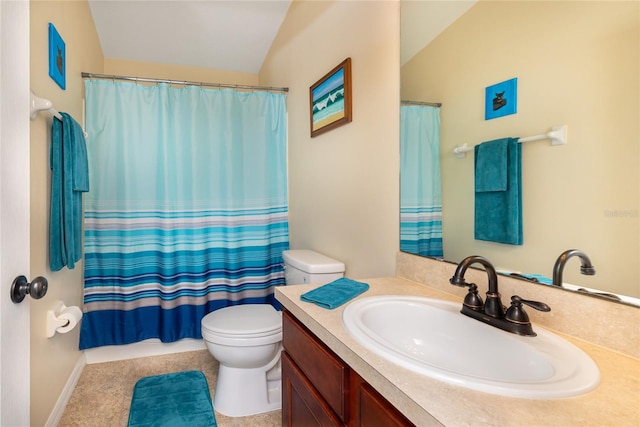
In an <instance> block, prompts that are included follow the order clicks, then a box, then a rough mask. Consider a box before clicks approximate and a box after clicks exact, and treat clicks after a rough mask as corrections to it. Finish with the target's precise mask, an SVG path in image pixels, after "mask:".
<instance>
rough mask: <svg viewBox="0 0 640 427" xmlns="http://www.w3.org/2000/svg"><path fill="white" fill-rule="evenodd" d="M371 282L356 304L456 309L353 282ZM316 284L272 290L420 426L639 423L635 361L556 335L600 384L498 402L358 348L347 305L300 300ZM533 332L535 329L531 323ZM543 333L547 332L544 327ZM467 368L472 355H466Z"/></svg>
mask: <svg viewBox="0 0 640 427" xmlns="http://www.w3.org/2000/svg"><path fill="white" fill-rule="evenodd" d="M359 281H362V282H366V283H368V284H369V286H370V288H369V290H368V291H367V292H365V293H363V294H361V295H360V296H359V297H358V298H363V297H367V296H374V295H415V296H424V297H429V298H440V299H444V300H450V301H457V302H460V303H462V301H461V300H460V298H458V297H456V296H454V295H451V294H447V293H444V292H442V291H439V290H437V289H434V288H431V287H429V286H427V285H423V284H419V283H416V282H412V281H410V280H407V279H403V278H398V277H387V278H374V279H363V280H359ZM318 286H319V285H308V284H307V285H296V286H282V287H277V288H276V291H275V296H276V299H277V300H278V301H279V302H280V303H281V304H282V305H283V307H284V308H286V309H287V310H289V311H290V312H291V313H292V314H293V315H295V316H296V317H297V318H298V319H299V320H300V321H301V322H302V323H303V324H305V325H306V326H307V328H309V330H311V331H312V332H313V333H314V334H315V335H316V336H318V337H319V338H320V339H321V340H322V341H323V342H324V343H325V344H326V345H327V346H328V347H329V348H331V349H332V350H333V351H334V352H335V353H336V354H337V355H338V356H339V357H340V358H341V359H342V360H344V361H345V362H346V363H347V364H348V365H350V366H351V368H352V369H354V370H355V371H356V372H357V373H358V374H359V375H360V376H361V377H362V378H364V379H365V380H366V381H367V382H368V383H369V384H371V385H372V386H373V387H374V388H375V389H377V390H378V392H380V394H382V395H383V396H384V397H385V398H386V399H387V400H389V401H390V402H391V403H392V404H393V405H394V406H396V407H397V408H398V409H399V410H400V411H401V412H402V413H403V414H404V415H405V416H407V418H409V419H410V420H411V421H412V422H413V423H415V424H416V425H418V426H428V425H445V426H480V425H483V426H515V425H526V426H606V425H615V426H633V427H637V426H639V425H640V360H638V359H635V358H633V357H630V356H626V355H623V354H621V353H617V352H615V351H612V350H609V349H607V348H604V347H601V346H598V345H595V344H592V343H589V342H586V341H582V340H578V339H576V338H573V337H570V336H568V335H563V334H560V333H557V332H555V333H556V334H558V335H560V336H562V337H563V338H564V339H566V340H568V341H570V342H571V343H573V344H574V345H576V346H577V347H579V348H581V349H582V350H583V351H584V352H585V353H587V354H588V355H589V356H590V357H591V358H592V359H593V360H594V361H595V362H596V364H597V365H598V367H599V368H600V375H601V378H600V385H599V386H598V387H597V388H596V389H595V390H593V391H591V392H589V393H587V394H584V395H582V396H577V397H572V398H565V399H553V400H534V399H520V398H511V397H503V396H497V395H493V394H487V393H482V392H478V391H474V390H470V389H467V388H463V387H459V386H454V385H449V384H447V383H444V382H441V381H438V380H435V379H431V378H429V377H426V376H423V375H420V374H416V373H414V372H411V371H409V370H408V369H405V368H402V367H400V366H398V365H395V364H394V363H392V362H389V361H387V360H385V359H383V358H382V357H380V356H378V355H376V354H374V353H373V352H371V351H369V350H367V349H366V348H364V347H363V346H362V345H360V344H359V343H358V342H356V341H355V340H354V339H353V338H351V336H350V335H349V333H348V332H347V331H346V329H345V328H344V326H343V325H342V312H343V311H344V308H345V307H346V306H347V304H344V305H342V306H340V307H338V308H336V309H333V310H326V309H324V308H321V307H319V306H317V305H315V304H311V303H306V302H303V301H301V300H300V295H302V294H303V293H305V292H307V291H309V290H310V289H313V288H316V287H318ZM533 326H534V329H536V328H540V326H536V325H535V323H534V325H533ZM544 329H547V328H544ZM469 363H473V354H470V355H469Z"/></svg>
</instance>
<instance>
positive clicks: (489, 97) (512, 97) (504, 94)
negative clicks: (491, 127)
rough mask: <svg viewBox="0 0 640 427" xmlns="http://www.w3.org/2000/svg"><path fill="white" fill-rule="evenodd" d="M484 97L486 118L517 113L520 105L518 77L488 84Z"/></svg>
mask: <svg viewBox="0 0 640 427" xmlns="http://www.w3.org/2000/svg"><path fill="white" fill-rule="evenodd" d="M484 98H485V99H484V119H485V120H491V119H495V118H497V117H502V116H508V115H509V114H515V113H516V111H517V107H518V79H517V78H513V79H511V80H506V81H504V82H502V83H497V84H494V85H492V86H487V88H486V89H485V96H484Z"/></svg>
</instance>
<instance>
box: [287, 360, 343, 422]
mask: <svg viewBox="0 0 640 427" xmlns="http://www.w3.org/2000/svg"><path fill="white" fill-rule="evenodd" d="M282 425H283V426H286V427H299V426H304V427H312V426H341V425H344V424H342V422H341V421H340V419H339V418H338V417H337V416H336V415H335V413H334V412H333V410H332V409H331V407H330V406H329V405H328V404H327V403H326V401H325V400H324V399H323V398H322V396H321V395H320V394H319V393H318V392H317V391H316V389H315V388H314V387H313V385H312V384H311V382H310V381H309V380H308V379H307V377H305V376H304V374H303V373H302V371H300V369H299V368H298V367H297V366H296V364H295V363H294V362H293V360H292V359H291V358H290V357H289V355H288V354H287V352H286V351H283V352H282Z"/></svg>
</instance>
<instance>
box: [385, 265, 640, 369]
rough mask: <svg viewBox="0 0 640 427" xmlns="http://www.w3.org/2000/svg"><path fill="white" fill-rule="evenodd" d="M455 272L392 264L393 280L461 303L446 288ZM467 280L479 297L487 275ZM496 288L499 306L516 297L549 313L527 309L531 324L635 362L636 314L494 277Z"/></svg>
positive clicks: (639, 348)
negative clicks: (399, 279)
mask: <svg viewBox="0 0 640 427" xmlns="http://www.w3.org/2000/svg"><path fill="white" fill-rule="evenodd" d="M456 267H457V265H456V264H452V263H448V262H443V261H438V260H435V259H431V258H424V257H419V256H416V255H411V254H408V253H404V252H398V255H397V259H396V275H397V276H398V277H402V278H405V279H408V280H411V281H414V282H417V283H422V284H425V285H428V286H430V287H432V288H436V289H439V290H441V291H443V292H446V293H449V294H452V295H457V296H459V297H460V301H462V299H463V298H464V296H465V295H466V293H467V290H466V289H463V288H459V287H456V286H453V285H451V284H449V279H450V278H451V276H453V274H454V272H455V269H456ZM466 276H467V281H468V282H474V283H476V284H477V285H478V292H479V294H480V295H481V296H483V297H484V294H485V293H486V292H487V274H486V273H485V272H484V271H482V270H474V269H469V270H468V271H467V275H466ZM498 282H499V284H500V293H501V294H502V300H503V301H509V300H510V298H511V296H512V295H519V296H520V297H521V298H524V299H530V300H536V301H542V302H544V303H546V304H548V305H549V306H550V307H551V311H550V312H548V313H544V312H538V311H536V310H532V309H528V310H527V313H528V314H529V317H530V318H531V321H532V322H533V323H537V324H539V325H541V326H543V327H545V328H547V329H550V330H554V331H557V332H560V333H564V334H567V335H571V336H573V337H575V338H579V339H583V340H585V341H589V342H592V343H594V344H598V345H601V346H603V347H607V348H609V349H611V350H615V351H619V352H621V353H624V354H627V355H629V356H632V357H635V358H640V326H638V325H640V308H638V307H632V306H629V305H625V304H619V303H615V302H609V301H606V300H603V299H600V298H594V297H592V296H588V295H582V294H578V293H575V292H568V291H565V290H562V289H558V288H555V287H552V286H549V285H541V284H535V283H527V282H524V281H522V280H518V279H512V278H510V277H506V276H499V277H498Z"/></svg>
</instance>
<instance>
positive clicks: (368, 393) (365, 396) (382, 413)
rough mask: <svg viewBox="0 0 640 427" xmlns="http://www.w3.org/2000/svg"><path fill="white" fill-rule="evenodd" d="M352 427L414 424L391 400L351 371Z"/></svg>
mask: <svg viewBox="0 0 640 427" xmlns="http://www.w3.org/2000/svg"><path fill="white" fill-rule="evenodd" d="M350 380H351V394H352V401H351V404H352V405H353V406H352V413H353V414H354V417H353V419H352V420H351V422H350V423H349V426H352V427H399V426H403V427H405V426H406V427H409V426H413V425H414V424H413V423H412V422H411V421H409V420H408V419H407V418H406V417H405V416H404V415H402V414H401V413H400V411H398V410H397V409H396V408H395V407H394V406H393V405H392V404H391V403H389V401H387V400H386V399H385V398H384V397H382V396H381V395H380V393H378V392H377V391H376V390H374V389H373V387H371V386H370V385H369V384H367V383H366V382H365V381H364V380H363V379H362V378H360V376H359V375H358V374H356V373H355V372H351V378H350Z"/></svg>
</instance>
